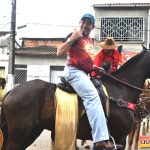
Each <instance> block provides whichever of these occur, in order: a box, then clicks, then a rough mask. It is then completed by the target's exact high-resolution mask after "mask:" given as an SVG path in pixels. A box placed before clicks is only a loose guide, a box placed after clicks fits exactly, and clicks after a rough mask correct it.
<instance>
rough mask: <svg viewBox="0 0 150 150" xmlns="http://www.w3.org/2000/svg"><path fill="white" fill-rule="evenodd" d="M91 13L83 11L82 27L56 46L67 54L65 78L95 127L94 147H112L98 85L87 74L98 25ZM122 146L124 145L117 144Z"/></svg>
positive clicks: (58, 52)
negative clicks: (92, 33) (92, 35)
mask: <svg viewBox="0 0 150 150" xmlns="http://www.w3.org/2000/svg"><path fill="white" fill-rule="evenodd" d="M94 24H95V19H94V16H93V15H92V14H84V15H83V16H82V17H81V20H80V29H79V30H77V29H75V30H74V31H73V32H72V33H70V34H69V35H68V36H67V37H66V39H65V41H64V43H62V44H61V45H60V46H59V47H58V48H57V56H61V55H65V54H67V64H66V66H65V69H64V78H65V79H66V81H67V82H68V83H70V85H71V86H72V87H73V88H74V90H75V91H76V92H77V94H78V95H79V96H80V97H81V99H82V100H83V104H84V107H85V110H86V113H87V116H88V120H89V123H90V126H91V128H92V138H93V143H94V147H95V149H96V150H99V149H106V150H108V149H113V148H114V147H115V145H114V144H113V143H112V142H111V141H110V140H109V133H108V128H107V124H106V118H105V115H104V111H103V108H102V104H101V101H100V98H99V95H98V92H97V90H96V88H95V87H94V85H93V83H92V82H91V80H90V78H89V76H88V74H89V73H91V72H92V71H93V69H94V68H96V67H95V66H94V62H93V60H92V58H91V56H92V55H93V53H94V42H93V39H92V38H90V33H91V31H92V30H93V29H94V27H95V25H94ZM117 147H122V145H117Z"/></svg>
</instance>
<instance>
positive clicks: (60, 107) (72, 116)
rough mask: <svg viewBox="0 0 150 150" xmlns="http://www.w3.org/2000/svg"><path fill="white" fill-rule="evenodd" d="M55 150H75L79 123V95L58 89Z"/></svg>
mask: <svg viewBox="0 0 150 150" xmlns="http://www.w3.org/2000/svg"><path fill="white" fill-rule="evenodd" d="M55 98H56V120H55V145H54V149H55V150H74V149H75V141H76V133H77V123H78V97H77V94H74V93H67V92H65V91H63V90H61V89H59V88H57V89H56V93H55Z"/></svg>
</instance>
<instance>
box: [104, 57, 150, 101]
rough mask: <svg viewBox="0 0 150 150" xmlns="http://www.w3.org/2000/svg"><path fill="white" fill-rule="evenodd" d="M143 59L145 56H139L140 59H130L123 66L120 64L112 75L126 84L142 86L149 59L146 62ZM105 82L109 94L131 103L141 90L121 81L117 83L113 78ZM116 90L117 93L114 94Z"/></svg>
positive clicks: (146, 73)
mask: <svg viewBox="0 0 150 150" xmlns="http://www.w3.org/2000/svg"><path fill="white" fill-rule="evenodd" d="M149 55H150V54H149ZM145 59H146V58H145V56H141V57H140V59H139V58H135V59H134V61H133V60H132V61H131V62H128V63H127V64H125V66H122V67H121V68H120V69H119V70H118V71H116V72H115V73H114V74H113V76H114V77H116V78H118V79H120V80H122V81H124V82H126V83H128V84H131V85H133V86H136V87H138V88H143V87H144V82H145V80H146V78H147V77H148V76H147V75H148V68H149V65H150V61H149V63H148V62H147V61H146V60H145ZM106 80H107V79H106ZM105 82H107V81H105ZM107 84H109V91H110V94H111V96H113V95H114V96H115V97H116V98H117V99H119V98H122V99H124V100H126V101H130V102H133V103H136V102H137V100H138V97H139V94H140V93H141V92H142V91H140V90H137V89H135V88H131V87H129V86H126V85H123V84H122V83H119V82H118V81H115V80H113V79H109V83H106V85H107ZM114 87H115V88H114ZM116 92H117V94H114V93H116Z"/></svg>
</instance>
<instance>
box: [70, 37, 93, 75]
mask: <svg viewBox="0 0 150 150" xmlns="http://www.w3.org/2000/svg"><path fill="white" fill-rule="evenodd" d="M93 55H94V42H93V40H92V39H91V38H85V37H81V38H80V39H79V40H77V41H76V42H75V43H74V44H73V45H72V47H71V49H70V50H69V51H68V57H67V58H68V65H71V66H73V67H76V68H78V69H81V70H83V71H85V72H86V73H90V72H91V71H92V70H93V64H94V62H93V60H92V56H93Z"/></svg>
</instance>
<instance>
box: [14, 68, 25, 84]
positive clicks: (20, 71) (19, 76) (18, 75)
mask: <svg viewBox="0 0 150 150" xmlns="http://www.w3.org/2000/svg"><path fill="white" fill-rule="evenodd" d="M26 81H27V65H15V84H21V83H24V82H26Z"/></svg>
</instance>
